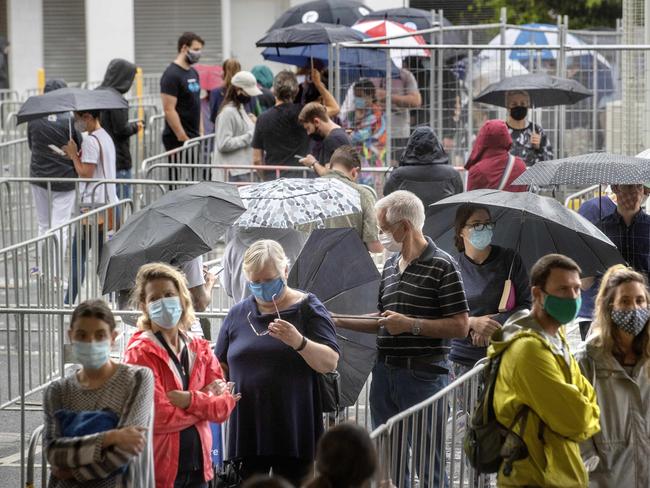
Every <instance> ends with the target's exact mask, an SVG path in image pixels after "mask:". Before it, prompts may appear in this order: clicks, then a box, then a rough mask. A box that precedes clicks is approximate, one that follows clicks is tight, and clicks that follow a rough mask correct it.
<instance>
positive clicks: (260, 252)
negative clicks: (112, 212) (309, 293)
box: [242, 239, 289, 280]
mask: <svg viewBox="0 0 650 488" xmlns="http://www.w3.org/2000/svg"><path fill="white" fill-rule="evenodd" d="M269 264H271V265H273V267H274V268H275V270H276V271H277V272H278V274H279V275H280V276H282V279H283V280H284V272H285V271H286V269H287V267H288V266H289V258H287V255H286V254H285V253H284V249H283V248H282V246H281V245H280V243H278V242H276V241H273V240H271V239H262V240H259V241H257V242H254V243H253V244H251V246H250V247H249V248H248V249H247V250H246V253H245V254H244V262H243V264H242V269H243V271H244V274H245V275H246V277H247V278H250V276H251V275H252V274H253V273H257V272H259V271H262V270H263V269H264V268H265V267H266V266H268V265H269Z"/></svg>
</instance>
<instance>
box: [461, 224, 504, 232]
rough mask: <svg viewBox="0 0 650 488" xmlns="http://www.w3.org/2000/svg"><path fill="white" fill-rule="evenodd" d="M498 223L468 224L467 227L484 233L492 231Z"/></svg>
mask: <svg viewBox="0 0 650 488" xmlns="http://www.w3.org/2000/svg"><path fill="white" fill-rule="evenodd" d="M495 225H497V224H496V222H477V223H476V224H467V225H466V226H465V227H471V228H472V229H474V230H478V231H482V230H485V229H488V230H492V229H494V226H495Z"/></svg>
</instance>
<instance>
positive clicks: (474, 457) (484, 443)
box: [463, 339, 543, 476]
mask: <svg viewBox="0 0 650 488" xmlns="http://www.w3.org/2000/svg"><path fill="white" fill-rule="evenodd" d="M514 340H516V339H514ZM506 349H507V347H505V348H503V349H502V350H501V351H500V352H499V354H498V355H495V356H492V357H491V358H489V359H488V360H487V364H486V366H485V369H484V370H483V389H482V391H481V392H480V394H479V397H478V400H477V402H476V407H475V409H474V412H473V413H472V416H471V417H470V421H469V425H468V426H467V430H466V431H465V438H464V442H463V444H464V445H463V448H464V451H465V455H466V456H467V459H468V460H469V463H470V464H471V465H472V467H473V468H474V469H475V470H476V472H477V474H481V473H497V472H498V471H499V468H500V467H501V465H502V464H503V474H504V475H506V476H508V475H510V473H511V472H512V463H513V462H514V461H518V460H520V459H525V458H526V457H528V448H527V447H526V443H525V442H524V440H523V439H522V437H521V436H523V433H524V430H525V429H526V421H527V420H528V411H529V410H530V409H529V408H528V407H526V406H524V407H522V408H521V410H519V412H517V415H515V418H514V419H513V421H512V423H511V424H510V426H508V427H506V426H504V425H502V424H501V423H499V421H497V418H496V415H495V413H494V388H495V385H496V381H497V374H498V373H499V366H500V365H501V358H502V355H503V352H504V351H505V350H506ZM519 422H521V429H520V430H519V433H520V435H518V434H516V433H515V432H514V430H513V429H514V427H515V426H516V425H517V423H519ZM541 425H543V424H541ZM540 439H541V431H540Z"/></svg>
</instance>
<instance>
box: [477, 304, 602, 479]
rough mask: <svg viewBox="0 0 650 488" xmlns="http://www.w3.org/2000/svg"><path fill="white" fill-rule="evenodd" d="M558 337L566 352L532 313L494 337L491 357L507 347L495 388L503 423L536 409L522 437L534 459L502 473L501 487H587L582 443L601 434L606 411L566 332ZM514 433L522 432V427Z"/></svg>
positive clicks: (497, 410)
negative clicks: (525, 410)
mask: <svg viewBox="0 0 650 488" xmlns="http://www.w3.org/2000/svg"><path fill="white" fill-rule="evenodd" d="M558 336H559V338H560V340H561V343H562V345H563V348H564V351H565V352H564V353H563V352H562V350H561V349H560V348H559V347H558V346H556V345H554V344H553V343H552V342H551V341H550V339H549V338H548V336H547V335H546V334H545V333H544V331H543V330H542V329H541V327H540V326H539V325H538V324H537V323H536V322H535V320H534V319H533V318H532V316H531V315H530V313H529V312H523V313H519V314H516V315H515V316H513V317H511V319H510V320H509V321H508V322H506V324H505V325H504V326H503V328H502V329H500V330H499V331H497V332H496V333H495V334H494V335H493V336H492V341H491V344H490V347H489V348H488V356H492V355H494V354H495V353H497V352H499V351H501V350H503V348H506V347H507V349H506V350H505V351H504V352H503V356H502V359H501V366H500V368H499V374H498V376H497V381H496V385H495V390H494V410H495V414H496V417H497V420H498V421H499V422H500V423H501V424H503V425H506V426H509V425H510V424H511V423H512V421H513V419H514V417H515V415H516V414H517V412H519V410H520V409H521V408H522V407H524V406H528V407H529V408H530V411H529V413H528V419H527V421H526V427H525V431H524V432H523V435H522V437H523V439H524V442H525V443H526V446H527V447H528V453H529V454H528V457H526V458H525V459H522V460H520V461H515V462H514V463H513V469H512V473H511V474H510V475H509V476H505V475H504V474H503V472H502V471H499V474H498V479H497V481H498V485H499V486H539V487H558V488H559V487H561V488H570V487H586V486H587V473H586V471H585V468H584V465H583V463H582V459H581V457H580V447H579V443H580V442H581V441H584V440H586V439H588V438H589V437H591V436H593V435H594V434H596V433H597V432H598V431H599V430H600V425H599V416H600V410H599V408H598V405H597V404H596V394H595V392H594V389H593V388H592V387H591V385H590V384H589V382H588V381H587V380H586V379H585V378H584V377H583V376H582V373H581V372H580V368H579V366H578V363H577V362H576V360H575V359H574V358H573V356H572V355H571V353H570V352H569V346H568V344H567V342H566V339H565V337H564V333H563V331H560V332H559V333H558ZM514 339H517V340H516V341H514V342H512V341H513V340H514ZM542 424H543V425H542ZM514 432H515V433H517V434H520V432H521V425H518V426H516V427H515V428H514ZM540 434H541V437H542V439H540Z"/></svg>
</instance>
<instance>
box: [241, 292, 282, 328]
mask: <svg viewBox="0 0 650 488" xmlns="http://www.w3.org/2000/svg"><path fill="white" fill-rule="evenodd" d="M271 301H272V302H273V306H274V307H275V313H277V314H278V318H279V319H281V318H282V317H280V310H278V304H277V303H275V295H273V296H272V297H271ZM252 313H253V312H248V315H247V316H246V319H247V320H248V325H250V326H251V329H253V333H254V334H255V335H256V336H257V337H262V336H265V335H267V334H268V333H269V329H268V328H267V329H265V330H263V331H262V332H257V329H256V328H255V326H254V325H253V322H252V321H251V314H252Z"/></svg>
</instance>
